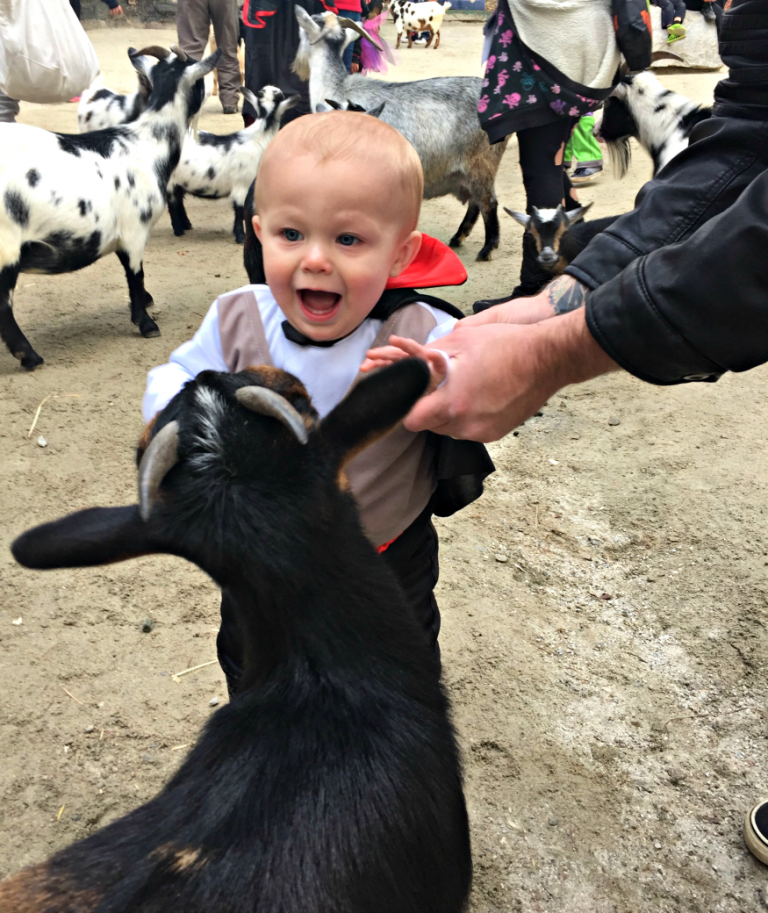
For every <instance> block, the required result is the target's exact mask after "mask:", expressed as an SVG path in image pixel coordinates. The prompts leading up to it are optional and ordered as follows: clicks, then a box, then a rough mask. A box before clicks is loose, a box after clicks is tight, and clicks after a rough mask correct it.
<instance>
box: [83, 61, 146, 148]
mask: <svg viewBox="0 0 768 913" xmlns="http://www.w3.org/2000/svg"><path fill="white" fill-rule="evenodd" d="M128 57H129V58H130V61H131V63H132V64H133V66H134V68H135V70H136V73H137V74H138V77H139V86H138V88H137V89H136V91H135V92H131V94H130V95H120V94H119V93H118V92H113V91H112V89H107V88H106V87H105V85H104V81H103V80H102V78H101V75H99V76H97V77H96V79H94V81H93V82H92V83H91V85H90V86H89V87H88V88H87V89H86V90H85V92H83V94H82V95H81V96H80V104H79V105H78V106H77V129H78V130H79V131H80V133H92V132H93V131H94V130H104V129H105V128H106V127H117V126H118V124H130V123H132V122H133V121H135V120H136V118H137V117H138V116H139V115H140V114H142V113H143V112H144V109H145V108H146V107H147V99H148V98H149V93H150V92H151V91H152V67H153V66H154V65H155V63H156V62H157V61H156V60H154V58H152V57H145V56H144V55H141V54H137V52H136V48H128Z"/></svg>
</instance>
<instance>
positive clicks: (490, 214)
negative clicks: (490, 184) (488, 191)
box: [476, 194, 499, 260]
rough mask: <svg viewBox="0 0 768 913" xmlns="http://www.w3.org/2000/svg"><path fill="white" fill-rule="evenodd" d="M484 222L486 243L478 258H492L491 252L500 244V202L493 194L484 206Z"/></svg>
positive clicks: (484, 202)
mask: <svg viewBox="0 0 768 913" xmlns="http://www.w3.org/2000/svg"><path fill="white" fill-rule="evenodd" d="M481 211H482V213H483V222H484V223H485V244H483V246H482V247H481V248H480V253H479V254H478V255H477V258H476V259H478V260H490V259H491V254H492V253H493V251H495V250H496V248H497V247H498V246H499V202H498V200H497V199H496V196H495V194H492V195H491V196H490V198H489V199H488V200H487V201H483V206H482V210H481Z"/></svg>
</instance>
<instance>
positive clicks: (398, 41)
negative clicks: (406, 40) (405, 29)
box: [395, 32, 403, 50]
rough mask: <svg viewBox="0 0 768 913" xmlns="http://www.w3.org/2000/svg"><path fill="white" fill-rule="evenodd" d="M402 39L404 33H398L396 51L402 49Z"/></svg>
mask: <svg viewBox="0 0 768 913" xmlns="http://www.w3.org/2000/svg"><path fill="white" fill-rule="evenodd" d="M402 37H403V33H402V32H398V33H397V44H396V45H395V50H397V49H398V48H399V47H400V39H401V38H402Z"/></svg>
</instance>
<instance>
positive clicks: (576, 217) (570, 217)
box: [563, 203, 592, 228]
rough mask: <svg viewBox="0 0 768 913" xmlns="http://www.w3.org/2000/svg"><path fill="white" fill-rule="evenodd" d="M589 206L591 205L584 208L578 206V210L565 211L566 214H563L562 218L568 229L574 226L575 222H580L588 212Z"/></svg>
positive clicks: (589, 204) (588, 204)
mask: <svg viewBox="0 0 768 913" xmlns="http://www.w3.org/2000/svg"><path fill="white" fill-rule="evenodd" d="M591 206H592V204H591V203H587V205H586V206H579V208H578V209H571V210H566V212H564V213H563V216H564V217H565V221H566V223H567V224H568V227H569V228H570V226H571V225H574V224H575V223H576V222H581V220H582V219H583V218H584V216H585V215H586V214H587V213H588V212H589V209H590V207H591Z"/></svg>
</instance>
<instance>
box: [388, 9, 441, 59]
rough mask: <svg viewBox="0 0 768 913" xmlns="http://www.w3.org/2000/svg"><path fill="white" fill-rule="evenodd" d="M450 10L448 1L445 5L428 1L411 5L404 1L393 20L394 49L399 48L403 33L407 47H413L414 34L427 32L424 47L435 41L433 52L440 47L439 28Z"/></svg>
mask: <svg viewBox="0 0 768 913" xmlns="http://www.w3.org/2000/svg"><path fill="white" fill-rule="evenodd" d="M450 8H451V4H450V0H445V3H437V2H436V0H428V2H425V3H412V2H411V0H406V2H404V3H400V4H399V6H398V10H397V11H398V15H397V18H396V19H395V28H396V29H397V44H396V45H395V47H396V48H399V47H400V41H401V39H402V37H403V32H405V34H406V37H407V39H408V47H409V48H411V47H413V33H414V32H419V33H421V32H429V40H428V41H427V44H426V47H429V46H430V44H432V39H433V38H434V40H435V50H437V49H438V48H439V47H440V26H441V25H442V24H443V18H444V17H445V14H446V13H447V12H448V10H449V9H450Z"/></svg>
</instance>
